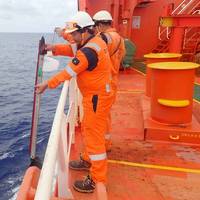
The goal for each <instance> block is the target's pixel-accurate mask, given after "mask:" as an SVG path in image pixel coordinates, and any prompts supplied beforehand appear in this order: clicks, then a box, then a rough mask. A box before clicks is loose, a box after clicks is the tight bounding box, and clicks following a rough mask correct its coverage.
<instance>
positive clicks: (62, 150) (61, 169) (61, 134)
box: [34, 79, 82, 200]
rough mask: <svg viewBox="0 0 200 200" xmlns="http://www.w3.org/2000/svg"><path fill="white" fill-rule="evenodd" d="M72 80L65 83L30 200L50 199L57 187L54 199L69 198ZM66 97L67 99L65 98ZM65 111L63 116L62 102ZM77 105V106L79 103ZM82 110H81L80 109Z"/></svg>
mask: <svg viewBox="0 0 200 200" xmlns="http://www.w3.org/2000/svg"><path fill="white" fill-rule="evenodd" d="M78 94H79V96H80V93H79V91H78V89H77V85H76V80H75V79H72V80H71V81H65V83H64V86H63V88H62V92H61V95H60V99H59V102H58V106H57V109H56V113H55V117H54V121H53V125H52V129H51V133H50V136H49V141H48V144H47V149H46V153H45V157H44V162H43V167H42V170H41V174H40V178H39V182H38V186H37V190H36V195H35V199H34V200H50V198H51V196H52V195H53V193H54V191H55V185H56V184H55V183H56V182H57V186H58V197H60V198H70V199H73V195H72V193H71V191H70V189H69V182H68V181H69V171H68V164H69V156H70V149H71V144H72V142H73V140H74V135H75V125H76V120H77V113H78V112H77V110H78V101H80V100H78V98H79V97H78ZM68 95H69V98H67V97H68ZM67 101H69V102H68V105H69V108H68V111H67V115H66V114H65V113H64V109H65V105H66V102H67ZM80 106H81V104H80ZM81 109H82V108H81Z"/></svg>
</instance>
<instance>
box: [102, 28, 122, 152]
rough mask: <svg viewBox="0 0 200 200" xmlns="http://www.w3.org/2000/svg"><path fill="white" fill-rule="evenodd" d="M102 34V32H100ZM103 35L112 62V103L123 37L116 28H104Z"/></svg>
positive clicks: (109, 122)
mask: <svg viewBox="0 0 200 200" xmlns="http://www.w3.org/2000/svg"><path fill="white" fill-rule="evenodd" d="M101 34H102V33H101ZM103 35H104V36H105V37H106V38H105V40H106V43H107V47H108V51H109V55H110V58H111V62H112V68H111V73H112V81H111V86H112V89H113V91H114V95H113V103H114V102H115V99H116V94H117V85H118V74H119V68H120V64H121V61H122V58H123V57H124V55H125V51H126V50H125V45H124V40H123V38H122V37H121V36H120V35H119V34H118V33H117V32H116V29H114V28H109V29H107V30H106V32H103ZM110 132H111V113H109V117H108V119H107V130H106V133H105V139H106V148H107V150H110V149H111V135H110Z"/></svg>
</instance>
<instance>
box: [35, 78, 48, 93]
mask: <svg viewBox="0 0 200 200" xmlns="http://www.w3.org/2000/svg"><path fill="white" fill-rule="evenodd" d="M47 87H48V82H47V81H44V82H43V83H40V84H37V85H36V86H35V90H36V93H37V94H42V93H43V92H44V91H45V90H46V89H47Z"/></svg>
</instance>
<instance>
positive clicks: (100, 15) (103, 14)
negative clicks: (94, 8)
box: [93, 10, 113, 21]
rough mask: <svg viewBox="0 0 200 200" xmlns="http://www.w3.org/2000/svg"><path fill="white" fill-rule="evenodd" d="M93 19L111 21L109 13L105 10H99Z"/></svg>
mask: <svg viewBox="0 0 200 200" xmlns="http://www.w3.org/2000/svg"><path fill="white" fill-rule="evenodd" d="M93 20H94V21H112V20H113V19H112V16H111V14H110V13H109V12H108V11H106V10H101V11H99V12H97V13H96V14H95V15H94V16H93Z"/></svg>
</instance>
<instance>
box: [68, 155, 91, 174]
mask: <svg viewBox="0 0 200 200" xmlns="http://www.w3.org/2000/svg"><path fill="white" fill-rule="evenodd" d="M90 167H91V163H89V162H88V161H86V160H83V159H82V158H81V157H80V160H72V161H70V162H69V168H70V169H73V170H79V171H80V170H86V171H88V170H89V169H90Z"/></svg>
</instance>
